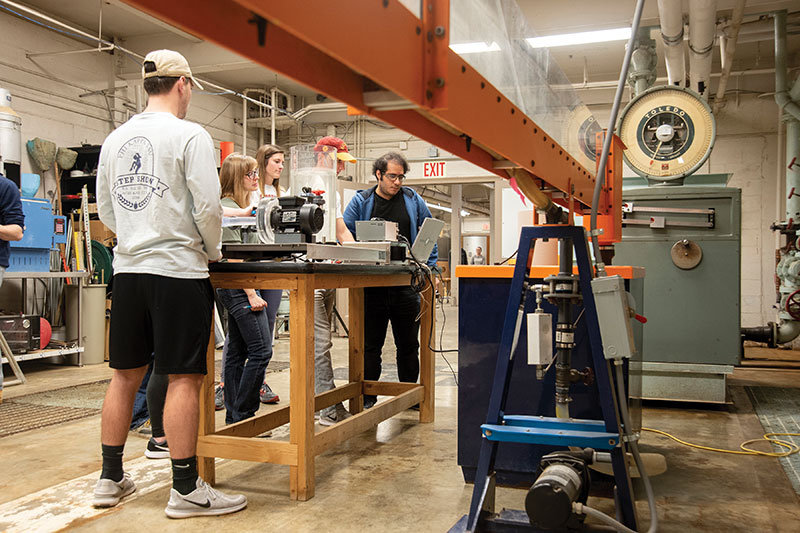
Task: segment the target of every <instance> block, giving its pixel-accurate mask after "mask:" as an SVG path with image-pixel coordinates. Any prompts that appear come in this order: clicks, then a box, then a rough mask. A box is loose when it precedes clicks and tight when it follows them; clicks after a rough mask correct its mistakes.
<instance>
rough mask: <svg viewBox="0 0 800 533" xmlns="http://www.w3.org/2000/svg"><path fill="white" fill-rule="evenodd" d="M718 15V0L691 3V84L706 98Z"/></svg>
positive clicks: (698, 0) (699, 0)
mask: <svg viewBox="0 0 800 533" xmlns="http://www.w3.org/2000/svg"><path fill="white" fill-rule="evenodd" d="M716 14H717V1H716V0H692V1H691V2H689V83H690V87H691V88H692V89H693V90H694V91H695V92H696V93H697V94H699V95H701V96H704V97H706V98H708V81H709V78H710V75H711V52H712V50H713V49H714V34H715V33H716V25H715V22H716V20H715V19H716Z"/></svg>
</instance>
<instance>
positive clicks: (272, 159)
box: [256, 144, 284, 403]
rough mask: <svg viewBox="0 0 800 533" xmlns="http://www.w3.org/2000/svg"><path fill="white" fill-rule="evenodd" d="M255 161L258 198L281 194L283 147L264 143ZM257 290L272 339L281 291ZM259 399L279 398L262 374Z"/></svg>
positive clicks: (271, 399)
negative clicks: (264, 309) (263, 303)
mask: <svg viewBox="0 0 800 533" xmlns="http://www.w3.org/2000/svg"><path fill="white" fill-rule="evenodd" d="M256 161H258V186H259V187H258V188H259V190H258V193H259V198H258V199H259V200H260V199H261V198H277V197H278V196H280V195H281V189H280V185H279V181H280V178H281V173H282V172H283V165H284V152H283V148H281V147H280V146H275V145H274V144H265V145H263V146H261V148H259V149H258V151H257V152H256ZM259 292H260V293H261V297H262V298H263V299H264V300H265V301H266V302H267V321H268V322H269V330H270V332H271V333H272V334H273V337H272V338H273V339H274V338H275V337H274V334H275V321H276V319H277V316H278V306H280V304H281V296H282V295H283V291H282V290H280V289H272V290H270V289H267V290H265V289H262V290H260V291H259ZM259 399H260V400H261V403H278V402H279V401H280V400H281V399H280V397H279V396H278V395H277V394H275V393H274V392H272V389H270V387H269V385H267V378H266V376H264V383H263V384H262V385H261V390H260V391H259Z"/></svg>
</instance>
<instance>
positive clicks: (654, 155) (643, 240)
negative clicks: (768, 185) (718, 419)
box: [614, 86, 741, 403]
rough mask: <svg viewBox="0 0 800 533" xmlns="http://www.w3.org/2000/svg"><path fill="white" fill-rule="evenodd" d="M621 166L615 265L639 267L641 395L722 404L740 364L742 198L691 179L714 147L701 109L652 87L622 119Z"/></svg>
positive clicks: (674, 91) (693, 98) (713, 180)
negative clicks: (626, 172) (624, 171)
mask: <svg viewBox="0 0 800 533" xmlns="http://www.w3.org/2000/svg"><path fill="white" fill-rule="evenodd" d="M620 137H621V138H622V140H623V142H624V143H625V146H626V150H625V152H624V156H625V162H626V163H627V164H628V166H629V167H630V168H631V169H632V170H633V171H634V172H636V173H637V174H638V175H639V176H640V177H638V178H625V179H624V180H623V181H624V183H623V193H622V198H623V209H622V211H623V222H622V224H623V226H622V242H621V243H619V244H618V245H617V247H616V257H615V259H614V261H615V262H617V263H619V264H625V265H636V266H643V267H645V269H646V273H647V274H646V275H647V284H646V285H645V295H644V305H643V309H644V313H643V314H644V315H645V316H647V318H648V323H647V325H646V326H645V327H644V339H643V349H642V363H641V369H640V370H641V372H642V397H643V398H651V399H662V400H682V401H697V402H715V403H722V402H725V400H726V388H725V378H726V376H727V375H728V374H731V373H732V372H733V367H734V365H737V364H739V362H740V360H741V338H740V322H741V318H740V316H741V315H740V311H741V310H740V305H741V304H740V295H741V286H740V279H741V268H740V253H741V191H740V190H739V189H733V188H729V187H726V186H725V185H726V184H727V182H728V179H729V178H730V175H728V174H724V175H719V174H717V175H699V174H695V172H696V171H697V170H698V169H699V168H701V167H702V165H703V164H704V163H705V162H706V160H707V159H708V157H709V155H710V154H711V150H712V148H713V146H714V141H715V138H716V124H715V121H714V117H713V115H712V114H711V109H710V108H709V107H708V104H707V103H706V102H705V100H703V99H702V98H701V97H700V96H699V95H697V94H696V93H694V92H692V91H691V90H689V89H684V88H680V87H675V86H667V87H652V88H650V89H647V90H645V91H643V92H641V93H640V94H638V95H637V96H636V97H635V98H634V99H633V100H631V102H630V103H629V104H628V105H627V107H626V108H625V110H624V111H623V112H622V115H621V117H620Z"/></svg>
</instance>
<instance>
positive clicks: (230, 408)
mask: <svg viewBox="0 0 800 533" xmlns="http://www.w3.org/2000/svg"><path fill="white" fill-rule="evenodd" d="M217 295H218V296H219V299H220V301H221V302H222V305H224V306H225V308H226V309H227V310H228V338H227V340H228V353H227V354H226V357H225V363H224V365H223V369H224V372H225V409H226V413H225V423H226V424H232V423H234V422H239V421H241V420H244V419H246V418H250V417H252V416H254V415H255V414H256V411H258V407H259V405H260V402H259V400H258V391H259V389H260V388H261V383H263V381H264V370H265V369H266V368H267V364H269V360H270V359H271V358H272V334H271V331H270V329H269V324H268V320H267V312H266V310H263V309H262V310H261V311H253V310H251V309H249V308H248V307H247V306H249V305H250V302H249V301H248V299H247V295H246V294H245V292H244V291H243V290H241V289H217Z"/></svg>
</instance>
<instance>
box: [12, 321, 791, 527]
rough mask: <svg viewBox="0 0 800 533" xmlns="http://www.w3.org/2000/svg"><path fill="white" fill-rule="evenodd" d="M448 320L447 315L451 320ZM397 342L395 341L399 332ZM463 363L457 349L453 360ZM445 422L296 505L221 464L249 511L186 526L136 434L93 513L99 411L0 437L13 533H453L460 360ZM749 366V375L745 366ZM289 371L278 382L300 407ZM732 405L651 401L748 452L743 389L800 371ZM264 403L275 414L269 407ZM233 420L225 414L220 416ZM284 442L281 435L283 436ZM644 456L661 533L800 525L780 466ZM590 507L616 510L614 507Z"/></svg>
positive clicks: (269, 485) (403, 421)
mask: <svg viewBox="0 0 800 533" xmlns="http://www.w3.org/2000/svg"><path fill="white" fill-rule="evenodd" d="M446 310H447V325H448V328H447V329H448V330H447V331H446V332H445V334H444V346H445V348H455V347H456V345H457V331H456V327H457V326H456V322H457V309H456V308H455V307H452V306H447V307H446ZM439 324H441V321H440V322H439ZM389 338H390V339H391V337H389ZM346 349H347V341H346V339H335V342H334V367H335V368H337V369H341V370H339V371H338V372H337V376H338V375H346V372H344V370H343V369H344V367H345V366H346ZM448 359H449V360H450V363H451V364H452V365H453V366H454V367H455V366H456V365H457V354H448ZM275 360H276V361H286V360H288V344H287V341H286V340H280V341H278V345H277V346H276V351H275ZM436 366H437V369H438V371H437V389H436V421H435V422H434V423H432V424H419V423H418V421H417V420H418V414H417V412H416V411H406V412H404V413H401V414H399V415H397V416H396V417H394V418H393V419H391V420H388V421H386V422H383V423H381V424H380V425H379V426H378V427H377V428H376V429H373V430H370V431H366V432H365V433H362V434H361V435H359V436H356V437H354V438H353V439H351V440H350V441H348V442H346V443H344V444H342V445H340V446H339V447H337V448H334V449H332V450H330V451H328V452H326V453H325V454H322V455H320V456H318V457H317V459H316V472H317V478H316V479H317V486H316V496H315V497H314V498H313V499H311V500H310V501H307V502H296V501H292V500H290V499H289V497H288V490H289V478H288V468H287V467H283V466H278V465H269V464H257V463H246V462H240V461H229V460H224V461H219V462H218V466H217V480H218V487H219V488H220V489H222V490H225V491H241V492H243V493H245V494H246V495H247V497H248V499H249V505H248V507H247V508H246V509H245V510H243V511H241V512H239V513H236V514H233V515H229V516H225V517H214V518H195V519H189V520H182V521H175V520H170V519H168V518H167V517H166V516H165V515H164V513H163V509H164V506H165V505H166V500H167V498H168V494H169V487H170V471H169V462H168V461H166V460H149V459H147V458H145V457H144V456H143V450H144V447H145V444H146V440H145V439H144V438H139V437H136V436H132V437H131V438H130V439H129V440H128V445H127V447H126V453H125V460H126V469H127V470H129V471H131V472H132V473H133V477H134V480H135V481H136V483H137V487H138V490H137V492H136V493H134V494H133V495H132V496H130V497H128V498H126V499H125V500H124V501H123V503H122V504H120V505H119V506H117V507H116V508H113V509H109V510H95V509H92V508H91V507H90V506H89V505H88V501H89V498H90V492H91V490H92V488H93V486H94V483H95V481H96V479H97V477H98V475H99V468H100V454H99V448H100V446H99V426H100V417H99V416H92V417H89V418H85V419H82V420H78V421H74V422H67V423H63V424H60V425H56V426H50V427H46V428H42V429H38V430H32V431H28V432H25V433H20V434H17V435H11V436H8V437H5V438H2V439H0V450H2V451H0V458H2V459H0V461H2V462H1V463H0V464H2V467H0V531H56V530H61V529H65V528H66V529H70V530H76V531H102V532H111V531H134V530H141V529H142V528H148V529H151V530H154V531H157V530H169V531H195V530H198V529H206V528H215V529H218V530H221V531H229V530H230V531H263V530H278V531H289V532H294V531H297V532H305V531H314V530H324V531H348V532H349V531H409V532H411V531H413V532H418V531H446V530H448V529H449V528H450V527H451V526H452V525H453V524H454V523H455V522H456V521H457V520H458V519H459V518H460V517H461V515H463V514H464V513H466V512H467V509H468V506H469V499H470V496H471V492H472V486H471V485H466V484H465V483H464V481H463V478H462V476H461V470H460V468H459V467H458V465H457V463H456V449H457V438H456V429H457V389H456V386H455V384H454V382H453V379H452V376H451V375H450V373H449V371H448V370H447V365H446V364H445V362H444V361H443V360H442V359H441V356H438V357H437V364H436ZM23 370H26V371H27V377H28V378H29V382H28V383H27V384H26V385H21V386H12V387H9V388H7V389H6V391H5V398H6V399H12V398H14V397H17V396H21V395H27V394H32V393H35V392H41V391H45V390H52V389H58V388H63V387H66V386H71V385H76V384H80V383H91V382H95V381H98V380H102V379H106V378H108V377H109V376H110V372H109V370H108V368H107V367H106V365H97V366H87V367H84V368H75V367H61V366H47V365H41V364H34V363H26V364H24V366H23ZM740 370H741V371H742V372H740ZM288 377H289V372H288V370H284V371H280V372H276V373H272V374H270V376H269V382H270V385H271V386H272V388H273V389H274V390H275V391H276V392H278V394H280V396H281V398H282V401H281V403H280V404H279V405H286V403H287V402H288V399H289V398H288V383H289V380H288ZM730 384H731V397H732V400H733V405H731V406H729V407H726V408H710V409H698V408H696V407H691V406H690V407H687V406H674V405H667V404H649V405H648V406H647V407H646V408H645V410H644V413H643V423H644V425H645V426H647V427H653V428H657V429H661V430H664V431H667V432H670V433H673V434H676V435H677V436H680V437H682V438H684V439H687V440H690V441H693V442H699V443H704V444H708V445H712V446H716V447H724V448H729V449H737V448H738V445H739V443H740V442H742V441H744V440H746V439H749V438H753V437H758V436H760V435H761V434H762V433H763V430H762V428H761V425H760V424H759V422H758V420H757V418H756V416H755V414H754V412H753V409H752V407H751V405H750V402H749V400H748V398H747V395H746V394H745V392H744V389H743V385H774V386H795V387H797V386H800V371H796V370H788V371H775V370H769V371H763V372H761V371H759V370H757V369H752V368H748V369H737V372H736V373H734V376H733V379H731V380H730ZM263 408H265V409H266V408H269V407H267V406H264V407H263ZM217 416H218V418H217V424H218V425H221V424H222V416H223V414H222V412H220V413H217ZM283 434H285V433H282V432H281V430H277V431H276V432H275V435H274V436H273V438H281V436H282V435H283ZM641 449H642V451H644V452H657V453H661V454H664V455H665V456H666V461H667V465H668V470H667V472H666V473H664V474H662V475H660V476H657V477H655V478H653V485H654V488H655V492H656V496H657V503H658V515H659V521H660V527H659V531H664V532H673V531H674V532H686V531H719V532H730V531H776V532H783V531H786V532H796V531H800V505H799V503H800V499H799V498H798V495H797V494H796V493H795V492H794V490H793V489H792V487H791V485H790V483H789V481H788V479H787V477H786V475H785V473H784V472H783V470H782V469H781V467H780V466H779V464H778V461H777V459H774V458H765V457H750V456H737V455H726V454H716V453H709V452H703V451H699V450H694V449H690V448H687V447H683V446H680V445H679V444H677V443H674V442H672V441H670V440H668V439H665V438H663V437H659V436H657V435H654V434H652V433H645V434H644V435H643V438H642V443H641ZM637 491H638V493H639V495H640V499H641V500H642V501H640V502H639V503H638V511H639V516H640V520H641V522H642V529H645V527H646V525H647V524H648V523H649V522H648V511H647V504H646V502H645V501H644V500H643V498H644V495H643V491H642V490H641V487H638V488H637ZM524 496H525V492H524V491H519V490H512V489H502V488H501V489H498V498H497V499H498V507H504V506H505V507H509V508H515V509H521V508H522V507H523V503H522V502H523V499H524ZM589 503H590V504H591V505H593V506H595V507H597V508H599V509H601V510H604V511H606V512H613V503H612V502H611V501H610V500H607V499H602V498H590V501H589Z"/></svg>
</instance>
